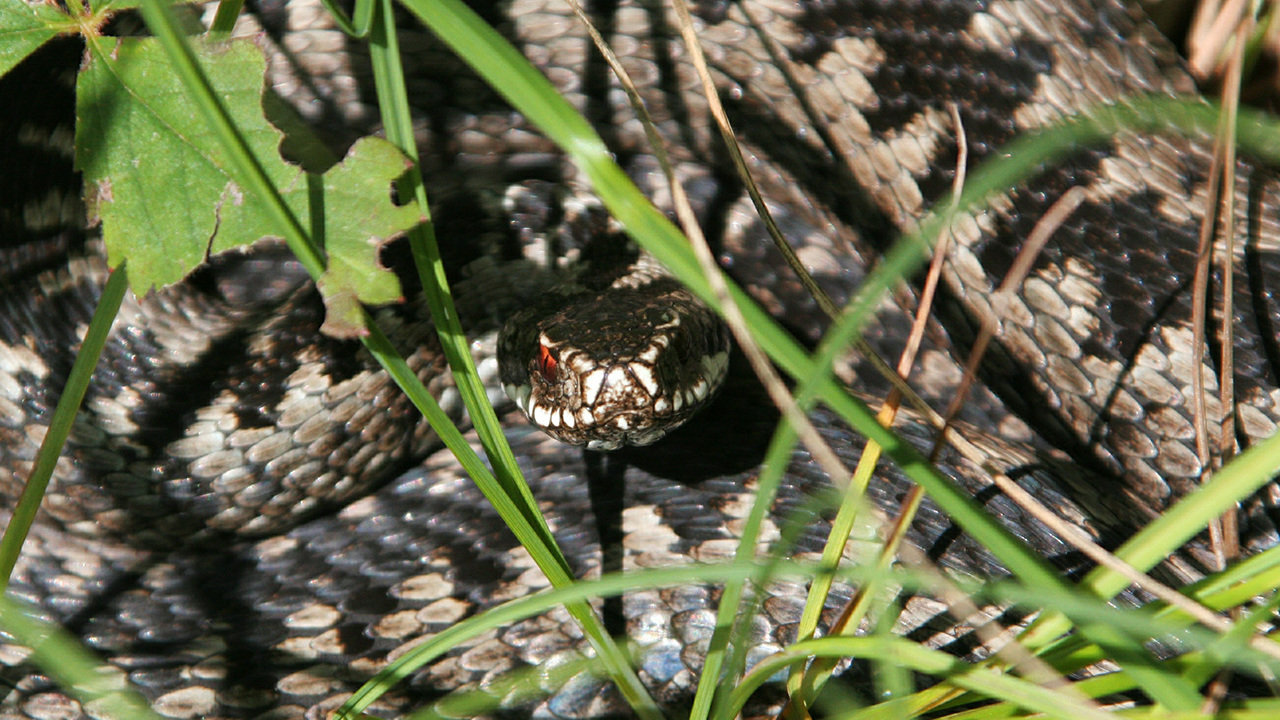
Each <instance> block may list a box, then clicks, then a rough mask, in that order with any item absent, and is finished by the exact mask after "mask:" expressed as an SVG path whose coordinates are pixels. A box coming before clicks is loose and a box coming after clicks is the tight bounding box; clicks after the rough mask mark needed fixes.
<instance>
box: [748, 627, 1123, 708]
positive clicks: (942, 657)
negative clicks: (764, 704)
mask: <svg viewBox="0 0 1280 720" xmlns="http://www.w3.org/2000/svg"><path fill="white" fill-rule="evenodd" d="M814 657H830V658H845V657H852V658H867V659H873V660H879V661H881V662H884V663H886V664H894V665H897V666H899V667H904V668H909V669H911V670H913V671H915V672H919V673H924V674H926V675H931V676H934V677H939V678H945V679H946V680H947V681H948V682H950V683H952V684H955V685H957V686H959V687H963V688H965V689H967V690H970V691H972V692H974V693H977V694H979V695H980V696H981V697H984V698H991V699H994V700H999V701H1002V702H1007V703H1011V704H1013V705H1016V706H1018V707H1021V708H1025V709H1027V710H1031V711H1033V712H1038V713H1043V714H1044V715H1046V716H1048V717H1053V718H1062V720H1080V719H1082V718H1088V719H1089V720H1111V715H1110V714H1108V713H1105V712H1102V711H1099V710H1095V709H1093V708H1089V707H1086V706H1083V705H1080V704H1068V703H1065V702H1064V701H1063V697H1062V695H1061V693H1059V692H1057V691H1054V690H1050V689H1048V688H1044V687H1041V686H1039V685H1036V684H1034V683H1031V682H1028V681H1026V680H1021V679H1019V678H1015V677H1012V676H1010V675H1005V674H1003V673H1000V672H997V671H995V670H991V669H988V668H982V667H978V666H975V665H970V664H968V663H966V662H964V661H963V660H960V659H958V658H956V657H954V656H951V655H948V654H946V653H944V652H941V651H939V650H930V649H928V648H925V647H923V646H921V645H919V644H917V643H914V642H912V641H910V640H907V639H906V638H900V637H893V636H884V635H877V636H870V637H849V636H839V637H828V638H819V639H817V640H805V641H803V642H799V643H796V644H795V645H792V646H791V647H790V648H788V649H787V650H785V651H783V652H780V653H777V654H776V655H773V656H771V657H769V658H766V659H765V660H762V661H761V662H760V663H759V664H758V665H756V667H755V668H753V669H752V670H751V672H750V673H748V674H747V677H746V678H744V679H743V681H742V683H741V684H740V685H739V686H738V687H736V688H734V690H733V694H732V696H731V700H730V702H731V704H732V710H733V711H734V712H735V713H737V712H740V711H741V710H742V708H743V707H744V706H745V705H746V702H747V699H748V698H750V697H751V694H752V693H754V692H755V691H756V690H758V689H759V688H760V686H761V685H763V684H764V683H765V682H766V681H767V680H768V679H769V678H770V677H772V676H773V675H774V674H775V673H778V672H780V671H783V670H786V669H787V668H788V667H790V666H792V665H795V664H796V663H803V662H807V661H808V660H809V659H810V658H814ZM892 705H895V706H896V705H897V704H896V703H892Z"/></svg>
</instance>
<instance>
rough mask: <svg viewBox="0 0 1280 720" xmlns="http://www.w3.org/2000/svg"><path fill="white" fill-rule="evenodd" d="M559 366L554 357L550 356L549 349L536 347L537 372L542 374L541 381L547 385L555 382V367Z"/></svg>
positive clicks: (540, 345) (542, 346) (541, 346)
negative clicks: (544, 381)
mask: <svg viewBox="0 0 1280 720" xmlns="http://www.w3.org/2000/svg"><path fill="white" fill-rule="evenodd" d="M559 364H560V361H559V360H556V356H555V355H552V354H551V348H549V347H547V346H546V345H542V344H539V345H538V372H540V373H542V379H543V380H546V381H547V382H549V383H552V382H555V381H556V366H557V365H559Z"/></svg>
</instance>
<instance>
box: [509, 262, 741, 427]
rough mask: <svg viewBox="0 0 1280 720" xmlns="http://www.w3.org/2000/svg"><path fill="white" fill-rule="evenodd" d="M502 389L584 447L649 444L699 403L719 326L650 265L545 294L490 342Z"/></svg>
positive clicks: (724, 348)
mask: <svg viewBox="0 0 1280 720" xmlns="http://www.w3.org/2000/svg"><path fill="white" fill-rule="evenodd" d="M498 355H499V364H500V367H501V375H502V382H503V388H504V390H505V391H506V393H507V395H508V396H509V397H510V398H511V399H512V400H514V401H515V403H516V405H518V406H519V407H520V409H521V411H522V412H524V414H525V416H526V417H527V418H529V420H530V421H531V422H532V423H533V424H534V425H536V426H538V428H540V429H541V430H543V431H544V432H546V433H547V434H548V435H551V436H552V437H554V438H556V439H558V440H561V441H562V442H567V443H570V444H573V445H580V446H585V447H587V448H588V449H591V450H616V449H618V448H620V447H622V446H624V445H632V446H642V445H649V444H652V443H654V442H656V441H657V440H659V439H660V438H662V437H663V436H665V435H666V434H667V433H668V432H670V431H671V430H673V429H675V428H676V427H679V426H680V425H682V424H683V423H684V422H685V421H687V420H688V419H689V418H690V417H692V416H693V415H694V414H695V413H696V412H697V411H698V410H700V409H701V408H702V407H703V406H705V405H706V404H708V402H709V401H710V399H711V398H712V397H713V396H714V395H715V393H716V391H717V390H718V389H719V387H720V385H721V383H722V381H723V379H724V376H725V374H726V372H727V366H728V334H727V331H726V330H725V329H724V327H723V325H722V324H721V323H720V322H719V320H718V319H717V318H716V317H715V316H714V314H712V313H711V311H710V310H709V309H707V307H706V306H705V305H703V304H702V303H701V302H700V301H698V300H697V299H696V298H695V297H694V296H693V295H692V294H691V293H689V291H688V290H686V289H685V288H683V287H682V286H680V285H679V283H677V282H676V281H675V280H674V279H672V278H670V277H669V276H666V275H658V274H656V273H655V272H654V271H653V266H652V265H645V266H644V267H643V268H642V270H640V271H638V272H636V273H635V274H634V275H632V276H629V277H628V279H627V280H625V281H619V280H614V281H613V282H612V283H611V284H610V285H609V286H608V287H606V288H604V289H603V290H599V289H582V290H581V291H580V292H554V293H550V294H549V295H548V296H547V297H545V298H543V300H542V301H540V302H538V303H535V304H534V305H532V306H530V307H528V308H526V309H524V310H522V311H520V312H518V313H516V314H515V315H514V316H513V317H512V318H510V319H509V320H508V321H507V323H506V324H505V325H504V327H503V330H502V333H501V334H500V337H499V342H498Z"/></svg>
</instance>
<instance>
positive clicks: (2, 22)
mask: <svg viewBox="0 0 1280 720" xmlns="http://www.w3.org/2000/svg"><path fill="white" fill-rule="evenodd" d="M71 23H72V20H71V18H70V17H68V16H67V15H66V14H65V13H63V12H62V11H61V10H59V9H58V8H57V7H56V6H54V5H44V4H40V5H28V4H26V3H24V2H18V1H17V0H4V1H3V2H0V75H3V74H5V73H7V72H9V71H10V70H12V69H13V67H14V66H15V65H17V64H18V63H20V62H22V59H23V58H25V57H26V56H28V55H30V54H31V53H33V52H35V50H36V48H38V47H40V46H41V45H43V44H44V43H45V41H47V40H49V39H50V38H52V37H53V36H54V35H57V34H58V33H59V32H61V31H63V30H66V29H68V28H69V27H70V26H71Z"/></svg>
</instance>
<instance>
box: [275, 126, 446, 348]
mask: <svg viewBox="0 0 1280 720" xmlns="http://www.w3.org/2000/svg"><path fill="white" fill-rule="evenodd" d="M408 168H409V161H408V160H407V159H406V158H405V156H404V155H403V154H401V152H400V151H399V150H397V149H396V147H395V146H394V145H392V144H391V143H389V142H387V141H385V140H382V139H379V138H364V139H362V140H360V141H359V142H357V143H356V144H355V146H353V147H352V148H351V151H350V152H348V153H347V157H346V159H345V160H343V161H342V162H341V163H340V164H338V165H336V166H334V167H333V168H330V169H329V171H328V172H326V173H325V174H324V196H325V213H324V223H325V228H324V233H325V234H324V238H325V242H324V248H325V250H326V252H328V255H329V265H328V267H327V268H326V269H325V271H324V275H322V276H321V277H320V280H319V282H318V283H316V284H317V285H318V286H319V287H320V293H321V295H323V297H324V302H325V309H326V313H325V321H324V327H323V328H322V329H323V330H324V332H325V333H327V334H330V335H339V336H344V337H345V336H348V335H350V333H347V332H345V328H357V329H359V330H363V329H364V315H363V310H362V308H361V305H360V303H361V302H365V303H369V304H372V305H380V304H384V303H389V302H393V301H396V300H399V299H401V298H400V285H399V282H398V281H397V280H396V276H395V273H393V272H391V271H390V270H388V269H387V268H385V267H383V266H382V264H381V263H379V262H378V248H379V247H380V246H381V245H382V243H383V242H385V241H386V240H388V239H389V238H391V237H393V236H395V235H397V234H399V233H401V232H403V231H404V230H406V229H408V228H409V227H411V226H413V225H415V224H417V223H418V222H421V220H422V214H421V212H419V210H418V207H417V206H416V205H406V206H404V207H396V206H395V205H394V204H392V202H391V195H390V193H389V192H388V188H390V187H391V183H392V182H393V181H394V180H395V179H396V178H398V177H399V176H401V175H403V174H404V172H405V171H406V170H407V169H408ZM285 197H286V199H288V197H289V196H288V195H286V196H285Z"/></svg>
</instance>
